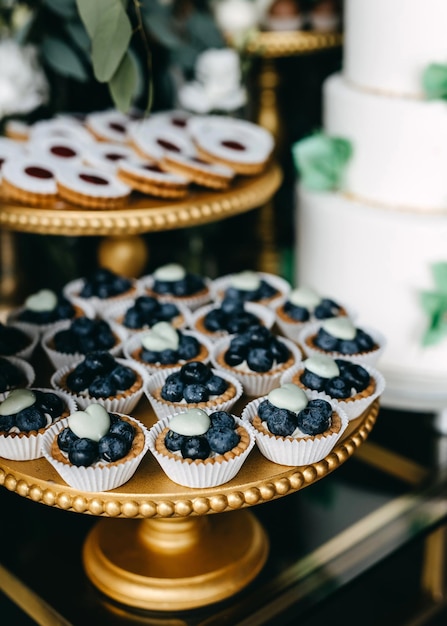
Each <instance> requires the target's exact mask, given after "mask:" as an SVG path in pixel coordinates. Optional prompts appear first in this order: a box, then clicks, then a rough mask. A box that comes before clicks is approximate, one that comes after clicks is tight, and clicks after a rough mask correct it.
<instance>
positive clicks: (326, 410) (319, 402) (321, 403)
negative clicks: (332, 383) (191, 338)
mask: <svg viewBox="0 0 447 626" xmlns="http://www.w3.org/2000/svg"><path fill="white" fill-rule="evenodd" d="M307 406H308V407H310V408H311V409H312V408H313V409H315V408H317V409H318V410H319V411H321V412H322V413H323V414H324V415H325V416H326V417H328V418H330V417H331V416H332V407H331V405H330V404H329V402H327V400H323V399H322V398H315V399H314V400H309V403H308V405H307Z"/></svg>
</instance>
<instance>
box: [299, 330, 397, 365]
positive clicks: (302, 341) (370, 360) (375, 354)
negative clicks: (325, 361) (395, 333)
mask: <svg viewBox="0 0 447 626" xmlns="http://www.w3.org/2000/svg"><path fill="white" fill-rule="evenodd" d="M320 327H321V322H315V323H313V324H309V326H307V327H306V328H303V330H302V331H301V333H300V334H299V337H298V345H299V346H300V347H301V349H302V350H303V352H304V353H305V355H306V356H312V355H315V354H326V355H327V356H330V357H332V358H333V359H346V360H347V361H359V362H361V363H367V364H368V365H375V364H376V363H377V361H378V360H379V358H380V356H381V355H382V353H383V351H384V349H385V347H386V338H385V336H384V335H383V334H382V333H381V332H379V331H378V330H376V329H374V328H369V327H367V326H361V329H362V330H363V331H365V332H366V333H368V335H370V336H371V337H372V339H373V340H374V342H375V344H376V345H377V348H376V349H375V350H371V351H370V352H363V353H356V354H342V353H341V352H327V351H324V350H320V349H319V348H313V347H312V346H310V345H309V344H308V343H307V341H306V340H307V338H308V337H310V336H312V335H315V334H316V333H317V332H318V329H319V328H320Z"/></svg>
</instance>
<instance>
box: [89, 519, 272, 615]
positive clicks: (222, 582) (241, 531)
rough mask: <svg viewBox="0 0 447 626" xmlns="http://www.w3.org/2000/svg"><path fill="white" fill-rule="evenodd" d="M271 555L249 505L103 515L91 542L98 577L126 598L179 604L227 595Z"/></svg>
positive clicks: (135, 603) (163, 607) (105, 589)
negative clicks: (137, 516)
mask: <svg viewBox="0 0 447 626" xmlns="http://www.w3.org/2000/svg"><path fill="white" fill-rule="evenodd" d="M267 555H268V539H267V535H266V533H265V531H264V529H263V527H262V526H261V524H260V523H259V522H258V520H257V519H256V517H255V516H254V515H253V514H252V513H250V512H249V511H245V510H242V511H234V512H229V513H220V514H217V515H205V516H198V517H188V518H161V519H144V520H122V519H119V520H110V519H104V520H101V521H100V522H98V523H97V524H96V525H95V526H94V528H93V530H92V531H91V532H90V534H89V535H88V537H87V540H86V542H85V544H84V550H83V560H84V568H85V571H86V573H87V576H88V577H89V578H90V580H91V582H92V583H93V584H94V585H95V586H96V587H97V588H98V589H99V590H100V591H101V592H102V593H104V594H105V595H106V596H108V597H110V598H112V599H113V600H115V601H116V602H118V603H120V604H125V605H126V606H131V607H134V608H139V609H146V610H148V609H151V610H160V611H167V610H169V611H178V610H186V609H192V608H196V607H201V606H204V605H207V604H212V603H215V602H218V601H220V600H224V599H226V598H228V597H230V596H232V595H234V594H235V593H237V592H238V591H240V590H241V589H243V588H244V587H245V586H246V585H248V584H249V583H250V582H251V581H252V580H253V579H254V578H255V577H256V576H257V574H258V573H259V572H260V570H261V569H262V567H263V566H264V564H265V561H266V559H267Z"/></svg>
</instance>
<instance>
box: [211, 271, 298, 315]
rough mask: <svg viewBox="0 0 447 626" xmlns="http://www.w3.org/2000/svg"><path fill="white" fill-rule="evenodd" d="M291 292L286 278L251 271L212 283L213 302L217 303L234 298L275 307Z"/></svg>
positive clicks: (223, 277)
mask: <svg viewBox="0 0 447 626" xmlns="http://www.w3.org/2000/svg"><path fill="white" fill-rule="evenodd" d="M289 291H290V284H289V283H288V282H287V281H286V280H285V279H284V278H281V277H280V276H276V275H275V274H268V273H266V272H254V271H251V270H244V271H243V272H239V273H237V274H227V275H225V276H221V277H219V278H216V279H215V280H214V281H213V282H212V292H213V300H217V301H220V300H223V299H224V298H232V299H233V300H242V301H243V302H255V303H257V304H262V305H264V306H273V307H274V306H275V305H276V304H277V302H278V301H279V300H280V299H282V298H284V297H286V296H287V294H288V293H289Z"/></svg>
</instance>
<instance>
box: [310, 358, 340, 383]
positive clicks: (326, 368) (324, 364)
mask: <svg viewBox="0 0 447 626" xmlns="http://www.w3.org/2000/svg"><path fill="white" fill-rule="evenodd" d="M303 365H304V367H305V368H306V369H307V370H309V372H312V373H313V374H316V375H317V376H320V377H321V378H334V377H335V376H339V374H340V368H339V367H338V365H337V363H336V362H335V360H334V359H332V358H331V357H330V356H326V355H325V354H315V355H314V356H310V357H309V358H308V359H306V360H305V361H304V363H303Z"/></svg>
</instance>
